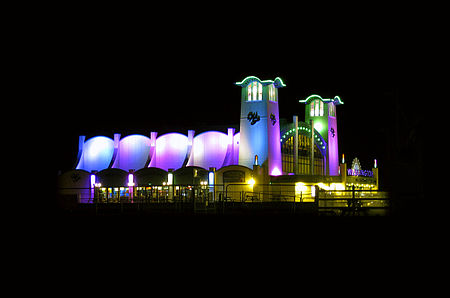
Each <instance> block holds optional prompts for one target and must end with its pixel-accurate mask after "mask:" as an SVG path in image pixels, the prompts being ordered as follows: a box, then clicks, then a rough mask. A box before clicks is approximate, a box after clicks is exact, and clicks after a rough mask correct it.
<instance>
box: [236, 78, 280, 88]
mask: <svg viewBox="0 0 450 298" xmlns="http://www.w3.org/2000/svg"><path fill="white" fill-rule="evenodd" d="M253 81H258V82H260V83H261V84H262V85H263V86H267V85H270V84H274V85H275V87H276V88H281V87H286V84H285V83H284V82H283V80H282V79H281V78H280V77H276V78H275V80H273V81H272V80H265V81H261V80H260V79H259V78H258V77H255V76H248V77H246V78H245V79H243V80H242V81H240V82H236V83H235V84H236V85H238V86H241V87H246V86H247V85H248V84H249V83H250V82H253Z"/></svg>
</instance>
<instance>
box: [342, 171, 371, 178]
mask: <svg viewBox="0 0 450 298" xmlns="http://www.w3.org/2000/svg"><path fill="white" fill-rule="evenodd" d="M347 175H348V176H364V177H373V172H372V171H368V170H367V171H366V170H354V169H348V170H347Z"/></svg>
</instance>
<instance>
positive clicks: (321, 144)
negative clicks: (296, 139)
mask: <svg viewBox="0 0 450 298" xmlns="http://www.w3.org/2000/svg"><path fill="white" fill-rule="evenodd" d="M301 130H303V131H301ZM282 131H283V130H281V131H280V136H281V138H280V143H284V142H286V140H287V139H288V138H290V137H291V136H292V135H294V133H295V129H294V128H292V129H288V130H286V131H285V132H284V133H283V134H281V132H282ZM297 133H300V134H302V135H306V136H310V135H311V126H310V125H308V124H307V123H305V122H301V121H299V122H298V128H297ZM314 144H316V146H317V148H318V149H319V150H320V152H321V153H322V155H323V156H325V154H326V148H327V146H328V143H327V142H326V141H325V139H324V138H323V137H322V135H321V134H320V133H319V131H317V129H314Z"/></svg>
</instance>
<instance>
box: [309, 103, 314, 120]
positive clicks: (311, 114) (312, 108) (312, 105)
mask: <svg viewBox="0 0 450 298" xmlns="http://www.w3.org/2000/svg"><path fill="white" fill-rule="evenodd" d="M309 115H310V116H311V117H312V116H314V101H312V102H311V113H310V114H309Z"/></svg>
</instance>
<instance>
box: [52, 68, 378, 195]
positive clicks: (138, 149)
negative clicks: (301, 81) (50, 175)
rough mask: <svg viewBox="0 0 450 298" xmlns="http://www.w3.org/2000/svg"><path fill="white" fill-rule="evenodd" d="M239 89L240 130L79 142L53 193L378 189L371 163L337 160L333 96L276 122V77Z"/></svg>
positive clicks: (250, 80) (315, 98) (248, 81)
mask: <svg viewBox="0 0 450 298" xmlns="http://www.w3.org/2000/svg"><path fill="white" fill-rule="evenodd" d="M235 85H236V86H239V87H240V88H241V112H240V122H239V127H240V131H239V132H236V131H235V129H234V128H228V129H227V130H226V132H222V131H206V132H203V133H200V134H197V135H196V134H195V131H194V130H188V131H187V135H186V134H183V133H179V132H172V133H166V134H163V135H160V136H158V133H157V132H152V131H149V134H148V135H147V136H144V135H128V136H125V137H123V138H122V137H121V135H120V134H114V136H113V138H110V137H107V136H97V137H93V138H90V139H88V140H85V137H84V136H80V137H79V146H78V147H79V149H78V156H77V162H76V165H75V168H74V169H73V170H71V171H68V172H66V173H63V174H62V175H60V177H59V183H60V187H61V189H63V192H64V193H65V194H70V193H71V189H83V190H78V193H77V195H78V198H79V201H80V202H91V201H92V199H93V198H101V199H102V198H103V199H106V200H112V201H114V200H115V199H116V198H117V199H120V198H121V197H126V198H128V199H129V200H136V199H138V198H141V197H142V196H143V195H145V197H146V198H148V197H150V198H152V199H158V200H159V199H160V198H161V199H166V200H169V201H170V200H174V199H176V198H187V197H189V196H204V197H208V198H209V199H211V198H213V200H216V199H217V198H227V199H229V200H239V199H241V200H242V196H243V195H244V196H246V198H247V197H250V198H251V199H252V200H253V199H254V198H256V199H257V200H272V199H274V198H275V197H277V198H281V199H283V200H286V201H289V200H291V201H294V200H295V201H308V200H314V197H316V196H317V193H316V192H317V191H318V190H327V191H340V190H349V189H355V188H356V189H367V190H377V189H378V168H377V163H376V160H375V161H374V168H373V169H372V170H363V169H361V167H360V165H359V162H355V163H354V164H353V165H352V167H351V168H350V169H347V165H346V163H345V161H344V157H342V160H341V162H340V161H339V148H338V135H339V134H338V126H337V106H339V105H342V104H344V102H343V100H342V99H341V98H340V97H339V96H335V97H334V98H322V97H321V96H320V95H315V94H314V95H310V96H308V97H307V98H305V99H302V100H300V101H299V102H300V103H303V104H305V121H299V120H298V117H297V116H293V121H292V123H285V122H282V121H280V119H279V109H278V102H279V97H278V89H279V88H283V87H286V85H285V84H284V83H283V81H282V79H281V78H275V79H274V80H260V79H259V78H257V77H254V76H249V77H246V78H245V79H243V80H242V81H240V82H236V83H235Z"/></svg>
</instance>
